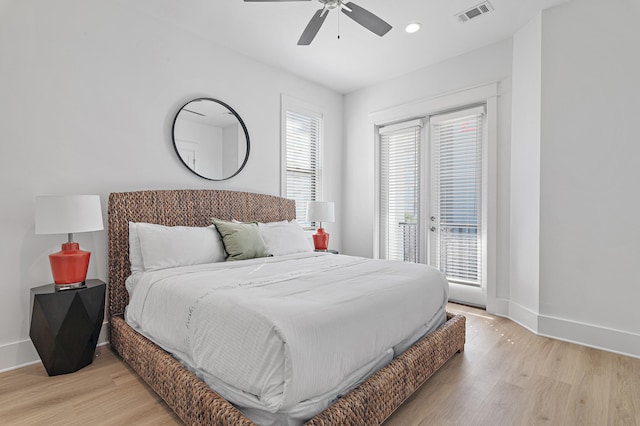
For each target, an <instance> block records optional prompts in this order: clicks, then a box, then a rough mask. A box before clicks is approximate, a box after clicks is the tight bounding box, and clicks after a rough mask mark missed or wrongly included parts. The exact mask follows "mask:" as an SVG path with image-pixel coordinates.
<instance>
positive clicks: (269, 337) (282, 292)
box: [125, 253, 448, 424]
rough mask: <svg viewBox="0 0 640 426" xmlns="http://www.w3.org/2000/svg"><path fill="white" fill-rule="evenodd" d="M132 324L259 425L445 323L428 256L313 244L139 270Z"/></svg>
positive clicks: (325, 401)
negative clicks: (409, 257)
mask: <svg viewBox="0 0 640 426" xmlns="http://www.w3.org/2000/svg"><path fill="white" fill-rule="evenodd" d="M127 284H128V288H129V289H130V292H131V294H130V302H129V305H128V307H127V310H126V314H125V318H126V320H127V322H128V323H129V324H130V325H131V326H132V327H133V328H134V329H136V330H137V331H139V332H140V333H142V334H143V335H145V336H147V337H149V338H150V339H151V340H153V341H154V342H155V343H156V344H158V345H160V346H161V347H163V348H164V349H165V350H167V351H169V352H171V353H172V354H173V355H174V356H176V358H178V359H179V360H181V362H183V363H184V364H185V365H186V366H187V367H188V368H189V369H191V370H192V371H194V372H196V374H197V375H198V376H199V377H201V378H202V379H203V380H204V381H205V382H206V383H207V384H208V385H210V386H211V387H212V388H213V389H214V390H216V391H217V392H218V393H220V394H221V395H222V396H223V397H224V398H226V399H228V400H229V401H230V402H232V403H234V404H236V405H237V406H239V407H240V408H241V410H243V412H245V414H246V415H247V416H249V417H250V418H252V419H254V420H255V421H256V422H258V423H259V424H270V423H273V424H298V423H301V422H302V421H304V420H305V419H308V418H310V417H312V416H313V415H315V414H316V413H317V412H320V411H321V410H322V409H324V408H325V407H326V406H328V405H329V404H330V403H331V402H332V401H333V400H334V399H335V398H337V397H338V396H340V395H342V394H344V393H346V392H348V391H349V390H350V389H351V388H353V387H354V386H356V385H357V384H358V383H359V382H360V381H362V380H364V379H365V378H366V377H368V376H369V375H370V374H372V373H373V372H374V371H376V370H377V369H379V368H381V367H382V366H384V365H385V364H386V363H388V362H389V361H390V360H391V359H392V358H393V357H394V356H396V355H398V354H399V353H401V352H402V351H404V350H405V349H406V348H407V347H409V346H410V345H411V344H413V343H414V342H415V341H417V340H418V339H419V338H420V337H422V336H423V335H425V334H427V333H428V332H430V331H432V330H433V329H435V328H436V327H437V326H439V325H440V324H441V323H442V322H444V320H445V315H446V314H445V311H444V306H445V304H446V301H447V296H448V294H447V291H448V286H447V283H446V280H445V279H444V277H443V276H442V274H441V273H440V272H439V271H437V270H436V269H434V268H431V267H428V266H426V265H419V264H410V263H402V262H392V261H381V260H372V259H365V258H359V257H350V256H341V255H332V254H325V253H304V254H296V255H289V256H280V257H273V258H261V259H252V260H246V261H238V262H221V263H212V264H205V265H195V266H188V267H179V268H170V269H164V270H159V271H153V272H144V273H138V274H136V275H135V276H132V277H130V279H129V282H128V283H127Z"/></svg>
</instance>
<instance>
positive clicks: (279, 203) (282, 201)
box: [108, 189, 296, 315]
mask: <svg viewBox="0 0 640 426" xmlns="http://www.w3.org/2000/svg"><path fill="white" fill-rule="evenodd" d="M295 214H296V213H295V202H294V201H293V200H288V199H286V198H281V197H275V196H272V195H264V194H253V193H249V192H237V191H222V190H188V189H185V190H163V191H137V192H113V193H111V194H109V208H108V215H109V231H108V253H109V315H121V314H122V313H123V312H124V308H125V307H126V306H127V304H128V303H129V293H128V292H127V289H126V288H125V285H124V282H125V280H126V279H127V277H128V276H129V275H130V274H131V264H130V263H129V222H147V223H156V224H160V225H167V226H177V225H182V226H209V225H210V224H211V218H212V217H217V218H220V219H225V220H231V219H236V220H240V221H251V220H256V221H259V222H273V221H277V220H284V219H286V220H292V219H295Z"/></svg>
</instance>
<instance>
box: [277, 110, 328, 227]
mask: <svg viewBox="0 0 640 426" xmlns="http://www.w3.org/2000/svg"><path fill="white" fill-rule="evenodd" d="M285 120H286V123H285V133H286V136H285V137H286V147H285V149H286V193H285V195H284V196H285V197H286V198H289V199H292V200H295V202H296V217H297V218H298V222H299V223H300V224H301V225H302V226H304V227H310V226H313V225H314V224H312V223H309V222H307V221H306V214H307V213H306V212H307V202H309V201H316V200H318V199H319V198H320V193H321V186H320V185H321V170H322V169H321V161H320V141H321V137H322V116H321V115H320V114H312V113H307V112H298V111H293V110H290V109H287V110H286V118H285Z"/></svg>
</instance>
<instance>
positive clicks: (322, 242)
mask: <svg viewBox="0 0 640 426" xmlns="http://www.w3.org/2000/svg"><path fill="white" fill-rule="evenodd" d="M313 245H314V246H315V247H316V250H320V251H326V250H327V248H328V247H329V234H328V233H326V232H324V228H318V231H317V232H316V233H315V234H313Z"/></svg>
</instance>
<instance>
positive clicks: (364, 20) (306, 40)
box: [244, 0, 391, 46]
mask: <svg viewBox="0 0 640 426" xmlns="http://www.w3.org/2000/svg"><path fill="white" fill-rule="evenodd" d="M244 1H245V2H254V3H266V2H283V1H311V0H244ZM318 1H319V2H320V3H322V9H319V10H318V11H316V13H315V14H314V15H313V17H312V18H311V21H309V23H308V24H307V27H306V28H305V29H304V31H303V32H302V35H301V36H300V40H298V45H300V46H307V45H309V44H311V42H312V41H313V39H314V37H315V36H316V34H318V31H320V27H322V24H323V23H324V20H325V19H326V18H327V15H328V14H329V11H330V10H332V9H335V8H339V9H340V10H341V11H342V13H344V14H345V15H347V16H348V17H349V18H351V19H353V20H354V21H356V22H357V23H358V24H360V25H362V26H363V27H365V28H366V29H368V30H369V31H371V32H373V33H375V34H377V35H379V36H380V37H382V36H383V35H385V34H386V33H388V32H389V30H390V29H391V25H389V24H388V23H387V22H385V21H384V20H382V19H381V18H379V17H377V16H376V15H374V14H373V13H371V12H369V11H368V10H366V9H364V8H362V7H360V6H358V5H357V4H355V3H353V2H346V3H345V2H343V1H342V0H318Z"/></svg>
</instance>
